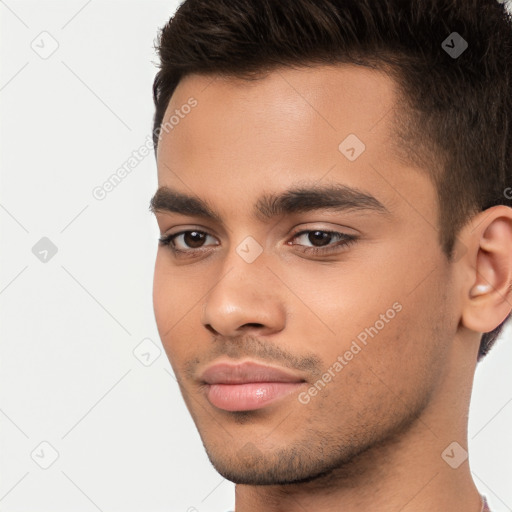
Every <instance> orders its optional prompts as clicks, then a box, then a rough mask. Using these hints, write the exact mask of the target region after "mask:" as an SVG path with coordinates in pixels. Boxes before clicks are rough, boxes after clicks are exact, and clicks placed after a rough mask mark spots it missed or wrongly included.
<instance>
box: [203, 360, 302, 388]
mask: <svg viewBox="0 0 512 512" xmlns="http://www.w3.org/2000/svg"><path fill="white" fill-rule="evenodd" d="M201 379H202V380H203V381H204V382H206V383H207V384H246V383H249V382H304V379H303V378H301V377H299V376H297V375H293V374H292V373H290V372H289V371H287V370H285V369H284V368H276V367H273V366H266V365H263V364H260V363H256V362H253V361H246V362H243V363H237V364H233V363H215V364H212V365H210V366H208V367H207V368H206V370H205V371H204V372H203V373H202V374H201Z"/></svg>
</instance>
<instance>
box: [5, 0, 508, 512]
mask: <svg viewBox="0 0 512 512" xmlns="http://www.w3.org/2000/svg"><path fill="white" fill-rule="evenodd" d="M177 5H178V3H177V2H176V1H168V2H164V1H147V0H146V1H138V2H128V1H122V2H121V1H117V2H116V1H105V0H101V1H100V0H93V1H91V0H89V1H86V0H81V1H69V0H68V1H65V2H64V1H63V2H57V1H41V0H38V1H34V2H28V1H16V0H6V1H5V2H3V1H2V2H0V23H1V29H0V33H1V52H2V55H1V70H0V102H1V117H0V120H1V149H0V155H1V170H2V174H1V184H0V226H1V230H2V231H1V233H2V243H1V246H0V258H1V262H0V263H1V267H0V268H1V275H0V313H1V371H0V379H1V381H0V428H1V453H0V468H1V473H0V476H1V477H0V510H1V511H4V512H22V511H23V512H26V511H29V510H30V511H34V512H36V511H37V512H42V511H48V512H50V511H51V512H59V511H66V512H69V511H71V510H72V511H75V512H82V511H83V512H89V511H91V512H93V511H95V510H100V511H105V512H107V511H109V512H114V511H123V512H129V511H142V510H144V511H146V512H150V511H173V512H174V511H176V512H178V511H187V510H188V511H192V510H194V509H195V510H198V511H200V512H206V511H212V512H214V511H215V512H218V511H221V512H224V511H226V510H228V509H231V508H232V507H233V504H234V489H233V484H231V483H230V482H228V481H226V480H224V479H223V478H222V477H221V476H220V475H219V474H218V473H216V471H215V470H214V469H213V468H212V467H211V465H210V463H209V462H208V459H207V457H206V455H205V453H204V449H203V446H202V444H201V441H200V438H199V436H198V434H197V432H196V429H195V426H194V424H193V422H192V420H191V418H190V416H189V414H188V411H187V410H186V408H185V406H184V404H183V401H182V399H181V395H180V393H179V389H178V386H177V384H176V382H175V380H174V377H173V373H172V370H171V367H170V365H169V363H168V361H167V359H166V357H165V354H164V353H163V350H162V347H161V344H160V341H159V338H158V333H157V330H156V326H155V322H154V316H153V310H152V301H151V290H152V273H153V265H154V259H155V254H156V248H157V236H158V230H157V226H156V222H155V221H154V219H153V218H152V216H151V214H150V213H149V211H148V204H149V199H150V197H151V195H152V194H153V193H154V191H155V190H156V185H157V182H156V166H155V160H154V156H153V154H152V153H151V152H150V153H149V155H148V156H147V157H146V158H144V159H143V160H142V161H141V162H140V163H139V164H138V165H137V167H136V168H135V169H133V170H132V172H131V173H130V174H129V175H128V176H127V177H126V178H125V179H124V180H123V181H122V182H121V183H120V184H119V185H118V186H117V187H116V188H115V189H114V190H113V191H112V192H110V193H109V194H108V195H107V196H106V197H105V199H103V200H101V201H100V200H97V199H95V198H94V197H93V195H92V190H93V189H94V187H97V186H101V185H102V183H104V182H105V181H106V180H107V179H108V178H109V176H110V175H111V174H112V173H114V172H115V171H116V170H117V169H118V168H119V167H120V166H121V165H122V164H123V163H124V162H125V161H126V160H127V159H128V158H129V157H130V155H131V154H132V152H133V151H134V150H137V149H138V148H140V147H141V146H142V145H143V144H144V143H145V142H146V140H147V137H148V136H149V135H150V132H151V129H152V116H153V103H152V96H151V86H152V82H153V78H154V75H155V73H156V67H155V65H154V63H155V62H156V61H157V57H156V54H155V52H154V49H153V44H154V42H155V38H156V34H157V29H158V28H160V27H161V26H162V25H163V24H164V23H165V22H166V21H167V20H168V18H169V17H170V16H171V15H172V14H173V13H174V11H175V9H176V8H177ZM45 31H46V32H47V33H48V34H50V35H46V34H43V35H40V34H41V33H42V32H45ZM42 38H43V42H41V40H42ZM52 40H55V41H56V42H57V43H58V48H57V50H56V51H55V52H54V53H53V54H52V55H51V56H49V57H48V58H46V59H44V58H41V57H40V56H39V55H38V53H36V51H34V50H33V49H32V47H31V45H33V46H36V45H39V48H40V50H39V51H40V52H42V51H43V47H44V49H46V51H48V49H51V45H52V44H57V43H52ZM33 41H35V42H34V43H33ZM511 185H512V184H511ZM42 237H48V238H49V239H50V240H51V241H52V242H53V244H54V245H55V246H56V247H57V253H56V254H55V255H54V256H53V257H52V258H51V259H49V261H47V262H46V263H44V262H41V261H40V260H39V259H38V258H36V256H35V255H34V254H33V252H32V247H33V246H34V245H35V244H36V243H37V242H38V241H39V240H40V239H41V238H42ZM147 338H149V339H150V340H152V342H153V343H154V345H151V344H150V345H149V346H153V348H152V349H151V350H152V351H153V352H152V353H153V354H154V356H156V355H158V350H159V349H160V350H162V352H161V354H160V357H158V358H157V359H156V360H155V361H154V362H153V364H152V365H150V366H145V365H144V364H142V363H141V362H140V361H139V359H137V358H136V357H135V356H134V354H133V351H134V349H135V348H136V347H137V345H139V343H141V341H142V340H144V339H147ZM146 343H147V342H146ZM154 356H153V357H154ZM511 361H512V331H511V329H510V327H509V328H508V329H507V331H506V333H505V335H504V336H503V337H502V339H501V340H500V342H499V344H498V346H496V347H495V348H494V349H493V351H492V352H491V354H490V355H489V356H488V357H487V359H486V360H485V361H484V362H483V363H482V364H481V365H480V366H479V368H478V370H477V374H476V380H475V390H474V396H473V402H472V408H471V415H470V421H469V433H470V439H471V441H470V445H469V451H470V453H471V457H470V460H471V467H472V470H473V472H474V477H475V482H476V484H477V486H478V487H479V489H480V491H481V492H482V493H484V494H486V495H487V496H488V498H489V501H490V504H491V508H492V509H493V512H499V511H511V510H512V439H511V434H510V433H511V432H512V377H511V370H510V367H511V364H510V363H511ZM42 442H47V443H49V444H50V445H51V446H52V447H53V448H54V449H55V450H56V451H57V452H58V458H57V460H56V461H55V462H54V463H53V464H52V465H51V466H50V467H49V468H48V469H42V468H41V467H40V465H39V464H44V463H45V461H46V463H48V462H50V461H51V460H50V457H51V448H49V447H48V446H47V445H42V446H41V445H40V443H42ZM31 454H32V455H31ZM36 461H37V462H38V463H36ZM419 462H420V461H419ZM192 507H194V508H192Z"/></svg>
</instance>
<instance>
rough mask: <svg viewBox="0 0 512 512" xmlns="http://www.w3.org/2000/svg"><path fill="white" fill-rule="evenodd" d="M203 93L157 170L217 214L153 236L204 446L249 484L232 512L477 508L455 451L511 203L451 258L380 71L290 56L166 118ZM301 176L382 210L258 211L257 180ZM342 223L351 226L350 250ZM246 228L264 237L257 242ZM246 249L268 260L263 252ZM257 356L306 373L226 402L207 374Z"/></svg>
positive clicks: (479, 222) (168, 344)
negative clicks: (361, 196)
mask: <svg viewBox="0 0 512 512" xmlns="http://www.w3.org/2000/svg"><path fill="white" fill-rule="evenodd" d="M190 97H193V98H195V99H196V100H197V106H195V107H194V108H193V109H192V110H191V111H190V113H188V114H187V115H184V116H183V117H180V120H179V123H178V124H175V125H174V126H173V129H172V130H169V131H168V133H166V132H165V131H163V132H162V134H161V140H160V143H159V148H158V154H157V166H158V183H159V187H169V188H172V189H173V190H176V191H178V192H181V193H183V194H188V195H192V196H194V197H197V198H201V199H202V200H204V201H206V202H207V204H208V205H209V207H210V209H211V210H213V211H214V212H216V213H217V218H215V219H214V218H207V217H204V216H200V215H197V214H190V213H187V212H182V213H176V212H171V211H167V210H166V209H165V207H164V206H162V208H158V209H157V210H156V212H155V214H156V218H157V222H158V225H159V229H160V232H161V234H162V235H169V234H178V233H182V232H183V231H187V230H188V231H189V232H190V231H201V232H202V233H206V235H207V236H206V235H205V236H203V238H202V239H198V238H197V236H196V237H195V238H194V237H190V236H186V235H185V236H184V235H182V236H177V237H176V238H174V243H175V244H176V248H177V249H180V250H182V251H188V252H186V253H185V252H183V253H178V254H174V253H173V252H172V251H171V248H170V246H161V247H159V250H158V255H157V260H156V265H155V278H154V295H153V301H154V309H155V318H156V322H157V326H158V330H159V333H160V336H161V339H162V343H163V345H164V348H165V350H166V353H167V356H168V358H169V361H170V363H171V365H172V367H173V369H174V372H175V374H176V376H177V379H178V382H179V384H180V389H181V391H182V393H183V397H184V400H185V402H186V404H187V407H188V409H189V411H190V413H191V415H192V417H193V419H194V421H195V423H196V426H197V428H198V431H199V433H200V435H201V438H202V440H203V444H204V446H205V449H206V451H207V453H208V456H209V458H210V460H211V462H212V463H213V465H214V466H215V468H216V469H217V470H218V471H219V473H221V474H222V475H223V476H225V477H226V478H228V479H230V480H232V481H234V482H235V483H236V484H237V485H236V512H256V511H258V512H259V511H261V510H265V511H266V512H278V511H283V512H284V511H286V512H295V511H304V510H315V511H316V512H327V511H340V510H343V511H348V512H360V511H365V512H366V511H368V510H378V511H379V512H398V511H401V512H413V511H414V512H434V511H441V510H443V511H445V510H450V511H454V512H459V511H460V512H479V511H480V509H481V501H480V496H479V493H478V490H477V488H476V487H475V484H474V482H473V480H472V478H471V473H470V470H469V462H468V460H467V459H466V458H465V456H464V452H463V451H461V450H464V449H467V416H468V408H469V401H470V396H471V388H472V382H473V376H474V371H475V366H476V360H477V353H478V347H479V343H480V337H481V333H482V332H488V331H491V330H492V329H494V328H495V327H496V326H497V325H499V324H500V323H501V321H502V320H503V319H504V318H505V317H506V316H507V314H508V313H509V312H510V310H511V303H512V296H511V295H512V294H511V290H510V284H511V283H512V256H511V255H512V209H510V208H507V207H505V206H497V207H494V208H491V209H489V210H486V211H485V212H482V213H480V214H478V215H476V216H475V217H474V218H472V219H471V220H470V222H468V224H467V225H466V226H465V227H464V228H463V230H462V232H461V233H460V234H459V236H458V240H459V244H460V247H461V248H462V250H461V252H460V254H461V256H460V257H458V258H456V261H455V262H453V263H450V262H448V260H447V258H446V256H445V255H444V253H443V252H442V250H441V247H440V245H439V242H438V229H439V228H438V226H437V221H436V219H437V211H438V203H437V197H436V192H435V188H434V185H433V183H432V182H431V181H430V179H429V178H428V175H427V173H426V171H425V170H424V169H419V168H417V167H415V166H414V165H413V164H410V163H407V162H405V161H404V160H403V159H400V158H398V157H397V155H395V153H394V152H393V150H392V144H391V140H390V138H391V134H392V130H391V128H392V126H391V125H390V123H391V116H390V115H389V114H390V112H391V111H392V108H393V107H394V105H395V104H396V103H395V102H396V101H397V100H399V96H398V93H397V90H396V87H395V84H394V82H393V81H392V80H391V79H390V78H389V77H388V76H387V75H385V74H383V73H380V72H377V71H375V70H370V69H366V68H362V67H357V66H346V65H344V66H337V67H335V66H332V67H331V66H322V67H315V68H313V69H304V68H299V69H293V70H292V69H286V70H285V69H280V70H276V71H273V72H272V73H270V74H269V75H268V76H267V77H265V78H264V79H261V80H258V81H254V82H251V83H247V82H242V81H240V80H235V79H232V78H231V79H226V78H221V77H212V76H197V75H192V76H188V77H186V78H185V79H184V80H183V81H182V82H180V84H179V85H178V87H177V89H176V91H175V93H174V95H173V96H172V98H171V101H170V104H169V106H168V109H167V112H166V115H165V117H164V122H165V120H166V119H169V117H170V116H171V115H172V114H173V113H174V111H175V110H176V109H180V108H182V106H183V105H184V104H186V103H187V100H188V99H189V98H190ZM182 112H183V111H182ZM349 134H355V135H356V136H357V137H358V139H360V140H361V141H363V143H364V144H365V146H366V149H365V150H364V151H363V152H362V153H361V154H360V155H359V156H358V157H357V158H356V159H355V160H353V161H350V160H349V159H348V158H347V157H346V155H345V154H344V153H343V151H340V149H339V147H338V146H339V144H340V143H341V142H342V141H343V140H344V139H345V138H346V137H347V136H348V135H349ZM352 146H354V143H352ZM352 153H353V152H351V151H349V153H348V154H349V156H352ZM299 185H300V186H303V187H312V186H327V185H344V186H347V187H352V188H355V189H357V190H358V191H362V192H364V193H365V194H367V195H371V196H373V197H374V198H376V199H377V200H378V202H379V203H380V204H381V205H383V207H384V208H385V211H384V209H380V210H379V209H372V208H365V209H362V208H351V209H344V210H340V211H332V210H328V209H325V208H324V209H315V210H311V211H298V212H297V211H296V212H294V213H282V214H280V215H278V216H276V217H272V218H263V217H262V216H260V217H256V216H253V208H254V205H255V204H256V202H257V201H258V199H259V198H260V197H261V196H262V194H264V193H265V194H269V193H271V194H280V193H282V192H284V191H285V190H287V189H290V188H293V187H297V186H299ZM162 204H163V203H162ZM306 230H309V231H307V232H306V234H299V233H302V232H303V231H306ZM318 231H320V232H322V233H324V232H325V231H328V232H333V231H334V232H337V233H341V234H342V235H341V236H332V237H331V238H329V236H330V235H328V234H323V235H322V233H320V234H318V233H317V235H316V237H317V238H315V237H313V236H311V233H316V232H318ZM308 233H309V235H308ZM343 234H345V235H352V236H355V237H356V239H355V241H353V242H352V243H350V244H349V245H345V246H343V245H341V244H342V243H343V240H344V239H345V238H344V237H343ZM326 235H327V239H328V240H329V242H328V243H327V244H326V245H327V247H328V248H329V250H330V251H331V252H330V253H327V252H324V253H321V252H319V253H317V254H313V253H312V252H308V250H311V249H313V248H315V247H323V248H324V250H325V249H326V247H325V245H323V246H322V245H320V244H318V243H317V240H318V239H322V240H325V238H326ZM249 236H250V237H252V239H254V241H256V244H254V242H251V243H252V244H253V245H250V246H249V245H244V244H247V240H246V238H247V237H249ZM198 240H199V242H198ZM241 244H242V245H241ZM240 247H243V248H244V250H245V252H247V251H249V253H250V252H251V251H255V250H258V247H259V248H260V249H261V254H259V255H257V257H256V258H255V259H254V261H252V262H250V263H249V262H248V261H247V259H244V258H243V257H242V256H241V254H242V255H243V251H242V252H237V248H240ZM252 253H253V254H254V252H252ZM481 285H487V288H485V287H482V286H481ZM372 326H373V327H374V330H373V331H371V332H372V333H373V336H369V335H368V336H367V339H366V343H364V344H363V343H362V342H361V341H360V340H361V338H364V335H362V334H361V333H363V332H368V331H365V329H368V328H370V327H372ZM375 331H377V332H376V333H375ZM358 336H359V337H358ZM354 341H356V345H357V346H359V349H360V350H357V348H355V345H354V344H353V342H354ZM347 352H350V353H351V354H352V356H350V354H348V353H347ZM339 357H341V358H342V360H343V363H340V365H338V366H336V365H335V363H336V361H338V362H340V359H338V358H339ZM248 360H251V361H257V362H260V363H263V364H267V365H270V366H272V367H276V368H286V369H287V371H288V372H289V373H292V374H293V375H295V376H296V377H297V378H299V379H301V380H302V383H301V384H299V385H298V386H297V388H296V389H295V390H294V391H293V392H291V393H290V394H288V395H286V396H284V397H282V398H280V399H278V400H276V401H273V402H271V403H269V404H268V405H266V406H265V407H262V408H260V409H257V410H247V411H227V410H224V409H222V408H218V407H216V406H214V405H213V404H212V403H211V402H210V401H209V400H208V398H207V395H206V392H205V386H204V382H202V381H201V373H202V372H203V370H204V369H205V368H206V367H207V366H209V365H210V364H211V363H213V362H217V361H225V362H243V361H248ZM340 366H341V369H340ZM329 369H330V372H329ZM326 374H328V375H330V378H329V377H325V375H326ZM319 379H323V381H324V384H325V385H318V386H317V387H315V383H318V380H319ZM326 381H327V382H326ZM314 389H316V392H315V391H314ZM308 397H309V398H308ZM454 442H456V443H458V445H459V447H458V446H457V445H452V443H454ZM450 446H451V448H450ZM454 446H455V448H454ZM443 454H444V456H443ZM447 461H448V462H451V463H452V464H455V463H460V464H458V467H457V468H456V469H454V468H453V467H451V466H450V464H449V463H448V462H447ZM454 461H455V462H454Z"/></svg>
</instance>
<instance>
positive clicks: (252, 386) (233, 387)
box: [207, 382, 303, 411]
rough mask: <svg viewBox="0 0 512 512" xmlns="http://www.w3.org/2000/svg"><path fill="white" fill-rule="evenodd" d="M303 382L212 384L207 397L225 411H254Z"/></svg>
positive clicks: (293, 389) (286, 393)
mask: <svg viewBox="0 0 512 512" xmlns="http://www.w3.org/2000/svg"><path fill="white" fill-rule="evenodd" d="M301 384H303V383H302V382H248V383H247V384H210V385H209V386H208V391H207V397H208V400H209V401H210V403H211V404H212V405H214V406H215V407H218V408H219V409H224V410H225V411H254V410H256V409H262V408H263V407H265V406H267V405H269V404H270V403H272V402H274V401H276V400H278V399H280V398H283V397H284V396H286V395H289V394H290V393H292V392H293V391H295V390H296V389H297V388H298V387H299V386H300V385H301Z"/></svg>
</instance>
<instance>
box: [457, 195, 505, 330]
mask: <svg viewBox="0 0 512 512" xmlns="http://www.w3.org/2000/svg"><path fill="white" fill-rule="evenodd" d="M477 217H478V218H477V219H475V220H476V221H477V222H473V223H472V225H473V226H474V225H476V226H477V228H473V230H472V231H468V232H467V233H466V236H467V239H468V243H467V245H468V247H470V250H469V254H468V255H467V258H464V260H463V261H461V262H460V263H461V264H463V265H468V266H469V267H470V272H469V275H470V279H471V281H470V282H469V283H468V284H467V285H466V289H467V292H466V293H465V295H466V299H465V300H464V309H463V312H462V323H463V324H464V325H465V326H466V327H467V328H469V329H471V330H473V331H476V332H480V333H486V332H490V331H492V330H493V329H495V328H496V327H497V326H498V325H500V324H501V323H502V322H503V320H505V318H507V316H508V315H509V314H510V311H511V310H512V293H511V292H512V208H509V207H507V206H503V205H500V206H495V207H492V208H489V209H488V210H485V211H484V212H481V213H480V214H479V215H478V216H477ZM480 217H481V218H483V219H484V220H481V219H480ZM465 275H467V273H466V274H465Z"/></svg>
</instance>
